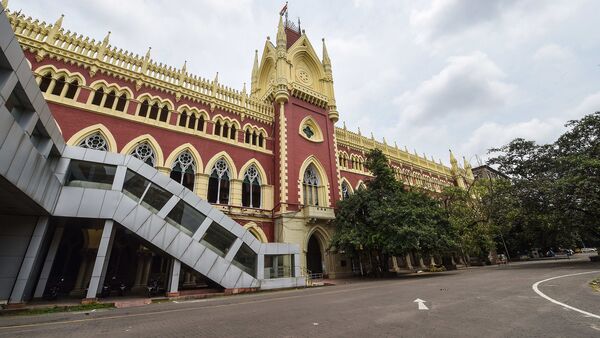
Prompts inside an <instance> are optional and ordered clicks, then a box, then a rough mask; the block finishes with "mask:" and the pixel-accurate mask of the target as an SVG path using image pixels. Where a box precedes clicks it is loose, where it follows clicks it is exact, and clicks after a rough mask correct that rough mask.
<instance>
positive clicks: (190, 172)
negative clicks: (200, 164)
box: [170, 150, 196, 191]
mask: <svg viewBox="0 0 600 338" xmlns="http://www.w3.org/2000/svg"><path fill="white" fill-rule="evenodd" d="M195 174H196V164H195V163H194V157H192V154H190V152H189V151H187V150H186V151H184V152H182V153H181V154H179V156H177V159H176V160H175V162H174V163H173V166H172V169H171V175H170V176H171V178H172V179H174V180H175V181H177V182H179V183H180V184H181V185H183V186H184V187H186V188H188V189H190V190H192V191H194V178H195Z"/></svg>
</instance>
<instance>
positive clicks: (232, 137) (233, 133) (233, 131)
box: [229, 124, 237, 140]
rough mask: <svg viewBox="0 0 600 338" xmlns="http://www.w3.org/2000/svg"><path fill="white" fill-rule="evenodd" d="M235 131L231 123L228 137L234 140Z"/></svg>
mask: <svg viewBox="0 0 600 338" xmlns="http://www.w3.org/2000/svg"><path fill="white" fill-rule="evenodd" d="M236 131H237V130H236V129H235V125H233V124H232V125H231V133H230V135H229V138H230V139H232V140H235V137H236Z"/></svg>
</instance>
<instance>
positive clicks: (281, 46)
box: [275, 15, 290, 103]
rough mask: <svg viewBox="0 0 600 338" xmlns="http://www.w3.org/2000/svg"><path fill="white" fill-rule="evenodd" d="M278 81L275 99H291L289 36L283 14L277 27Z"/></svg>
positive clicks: (285, 100)
mask: <svg viewBox="0 0 600 338" xmlns="http://www.w3.org/2000/svg"><path fill="white" fill-rule="evenodd" d="M276 48H277V63H276V66H275V67H276V69H277V83H276V87H275V100H276V101H277V102H279V103H285V102H287V101H288V100H289V98H290V94H289V93H288V89H287V85H288V80H287V72H288V69H287V68H288V67H289V65H288V62H287V37H286V35H285V27H284V26H283V16H282V15H280V16H279V26H278V27H277V47H276Z"/></svg>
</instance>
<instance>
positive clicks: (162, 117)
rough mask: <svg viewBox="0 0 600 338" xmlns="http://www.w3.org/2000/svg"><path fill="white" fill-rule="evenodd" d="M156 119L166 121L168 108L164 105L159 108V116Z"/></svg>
mask: <svg viewBox="0 0 600 338" xmlns="http://www.w3.org/2000/svg"><path fill="white" fill-rule="evenodd" d="M158 119H159V120H160V121H161V122H167V120H168V119H169V108H168V107H167V106H166V105H165V106H164V107H162V109H161V110H160V117H159V118H158Z"/></svg>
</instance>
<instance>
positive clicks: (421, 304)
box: [413, 298, 429, 310]
mask: <svg viewBox="0 0 600 338" xmlns="http://www.w3.org/2000/svg"><path fill="white" fill-rule="evenodd" d="M413 302H414V303H419V310H429V308H428V307H427V305H425V301H424V300H422V299H421V298H417V299H415V300H413Z"/></svg>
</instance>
